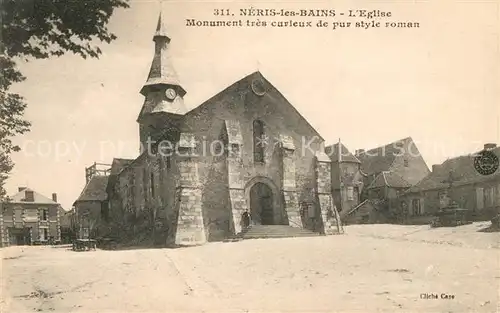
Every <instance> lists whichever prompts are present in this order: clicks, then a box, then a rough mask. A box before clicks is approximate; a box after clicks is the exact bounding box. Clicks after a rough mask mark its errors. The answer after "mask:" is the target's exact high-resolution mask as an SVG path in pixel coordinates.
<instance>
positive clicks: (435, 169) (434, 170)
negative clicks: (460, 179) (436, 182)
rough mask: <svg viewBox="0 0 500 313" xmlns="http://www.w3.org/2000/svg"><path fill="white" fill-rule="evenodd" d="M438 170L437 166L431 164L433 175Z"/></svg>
mask: <svg viewBox="0 0 500 313" xmlns="http://www.w3.org/2000/svg"><path fill="white" fill-rule="evenodd" d="M438 168H439V164H433V165H432V172H433V173H435V172H436V171H437V170H438Z"/></svg>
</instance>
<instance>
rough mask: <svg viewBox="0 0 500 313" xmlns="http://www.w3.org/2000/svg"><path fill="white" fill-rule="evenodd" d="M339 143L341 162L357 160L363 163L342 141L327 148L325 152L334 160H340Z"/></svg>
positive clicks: (356, 161)
mask: <svg viewBox="0 0 500 313" xmlns="http://www.w3.org/2000/svg"><path fill="white" fill-rule="evenodd" d="M339 145H340V161H341V162H355V163H361V162H360V161H359V159H358V158H357V157H355V156H354V155H353V154H352V153H351V152H350V151H349V149H347V148H346V146H344V144H342V143H336V144H333V145H331V146H327V147H326V148H325V153H326V154H327V155H328V156H330V159H331V160H332V162H338V161H339Z"/></svg>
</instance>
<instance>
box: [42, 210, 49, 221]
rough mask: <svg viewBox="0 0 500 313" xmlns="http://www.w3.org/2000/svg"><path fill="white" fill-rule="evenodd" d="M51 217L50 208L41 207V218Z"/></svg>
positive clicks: (43, 219)
mask: <svg viewBox="0 0 500 313" xmlns="http://www.w3.org/2000/svg"><path fill="white" fill-rule="evenodd" d="M48 219H49V210H48V209H40V220H41V221H46V220H48Z"/></svg>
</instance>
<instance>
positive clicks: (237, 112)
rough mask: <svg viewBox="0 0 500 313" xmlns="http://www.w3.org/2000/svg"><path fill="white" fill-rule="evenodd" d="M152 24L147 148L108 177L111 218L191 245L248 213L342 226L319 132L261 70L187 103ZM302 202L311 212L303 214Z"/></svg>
mask: <svg viewBox="0 0 500 313" xmlns="http://www.w3.org/2000/svg"><path fill="white" fill-rule="evenodd" d="M160 24H161V21H160V22H159V26H158V29H157V32H156V33H155V37H154V41H155V44H156V49H155V56H154V59H153V63H152V66H151V71H150V74H149V77H148V80H147V83H146V84H145V86H144V88H143V89H142V90H141V93H142V94H143V95H144V96H145V102H144V105H143V108H142V109H141V111H140V114H139V118H138V123H139V132H140V138H141V144H142V146H143V148H145V149H144V150H143V153H142V154H141V155H140V156H139V157H138V158H137V159H135V160H132V161H131V162H130V163H128V164H127V165H126V166H124V167H123V168H121V169H120V170H119V171H116V173H115V174H114V176H113V175H112V177H113V179H111V178H110V180H109V183H108V187H107V192H108V199H109V200H108V201H109V216H110V220H111V222H110V223H111V224H113V225H112V227H115V228H116V229H117V230H116V231H122V232H124V233H127V234H143V233H145V232H146V233H148V234H150V235H153V234H156V235H153V236H157V237H158V234H162V235H161V236H163V237H161V236H160V237H159V238H160V239H159V240H160V241H162V242H164V243H165V244H167V245H169V244H175V245H199V244H203V243H205V242H207V241H216V240H223V239H226V238H229V237H232V236H235V235H237V234H239V233H241V232H242V230H243V229H244V228H245V227H246V226H247V225H244V220H243V215H244V214H249V215H250V216H251V223H252V224H254V225H258V224H270V225H289V226H291V227H298V228H308V229H310V230H313V231H316V232H320V233H323V234H333V233H340V232H341V226H340V220H339V218H338V213H337V211H336V207H335V205H334V203H333V200H332V194H331V172H330V171H331V164H330V160H329V159H328V157H326V156H325V155H324V152H323V151H322V149H323V147H324V143H323V139H322V138H321V136H320V135H319V134H318V133H317V132H316V131H315V130H314V129H313V128H312V127H311V126H310V125H309V123H308V122H307V121H306V120H305V119H304V118H303V117H302V116H301V115H300V114H299V113H298V112H297V111H296V110H295V109H294V108H293V106H292V105H291V104H290V103H289V102H288V101H287V100H286V99H285V97H284V96H283V95H282V94H281V93H280V92H279V91H278V90H277V89H276V88H275V87H274V86H273V85H272V84H271V83H270V82H269V81H267V80H266V79H265V78H264V77H263V75H262V74H261V73H259V72H255V73H253V74H251V75H248V76H247V77H245V78H243V79H241V80H240V81H238V82H236V83H234V84H233V85H231V86H229V87H228V88H226V89H225V90H223V91H221V92H220V93H219V94H217V95H215V96H214V97H212V98H211V99H209V100H207V101H206V102H204V103H203V104H201V105H200V106H198V107H196V108H195V109H193V110H186V109H185V107H184V105H183V97H184V95H185V94H186V91H185V90H184V88H183V87H182V86H181V84H180V82H179V81H178V79H177V78H176V77H175V72H174V71H173V67H172V66H171V64H167V63H165V62H169V61H168V60H169V59H168V58H166V57H164V54H165V55H166V54H168V53H169V51H168V46H169V43H170V38H169V37H168V36H167V35H166V34H165V33H164V32H163V28H162V26H161V25H160ZM158 63H161V64H158ZM148 142H149V143H148ZM151 142H154V143H153V144H151ZM304 203H306V204H308V205H309V206H311V207H312V208H313V209H312V210H311V212H313V213H314V211H316V214H313V213H311V215H313V216H307V217H306V216H305V215H304V210H301V204H304ZM118 228H119V230H118ZM148 231H149V232H148ZM131 236H133V235H131ZM135 236H136V237H137V236H139V235H135Z"/></svg>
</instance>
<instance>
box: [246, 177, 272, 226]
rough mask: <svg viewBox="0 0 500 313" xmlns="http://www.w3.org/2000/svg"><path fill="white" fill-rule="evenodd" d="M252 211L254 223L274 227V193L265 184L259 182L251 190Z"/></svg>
mask: <svg viewBox="0 0 500 313" xmlns="http://www.w3.org/2000/svg"><path fill="white" fill-rule="evenodd" d="M250 210H251V212H250V213H251V218H252V221H253V222H255V223H256V224H261V225H273V224H275V223H274V209H273V192H272V190H271V188H270V187H269V186H268V185H267V184H265V183H261V182H258V183H256V184H255V185H253V186H252V188H251V189H250Z"/></svg>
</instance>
